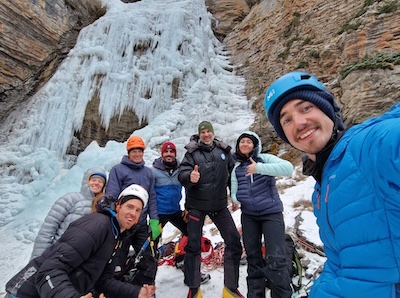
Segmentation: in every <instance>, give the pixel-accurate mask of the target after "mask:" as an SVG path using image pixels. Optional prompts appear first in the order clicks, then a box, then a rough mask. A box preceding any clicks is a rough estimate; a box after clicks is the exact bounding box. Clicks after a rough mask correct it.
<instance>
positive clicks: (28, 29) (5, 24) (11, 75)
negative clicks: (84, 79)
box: [0, 0, 105, 123]
mask: <svg viewBox="0 0 400 298" xmlns="http://www.w3.org/2000/svg"><path fill="white" fill-rule="evenodd" d="M104 12H105V10H104V9H103V8H102V7H101V0H35V1H33V0H32V1H26V0H13V1H6V0H2V1H0V29H1V30H0V44H1V46H0V61H1V66H0V102H1V105H0V123H2V122H3V121H4V119H5V117H6V116H7V115H8V114H9V112H10V111H11V110H13V109H15V108H17V107H18V105H19V104H20V103H21V102H23V101H24V100H26V99H27V98H29V97H30V96H31V95H32V94H34V93H35V92H36V91H37V90H38V89H39V88H40V87H41V86H42V85H43V84H44V83H45V82H46V81H47V80H48V79H49V78H50V77H51V75H52V74H53V73H54V71H55V69H56V68H57V66H58V65H59V63H60V62H61V61H62V60H63V59H64V57H65V56H66V54H67V53H68V52H69V50H70V49H71V48H72V47H73V46H74V45H75V42H76V38H77V35H78V33H79V30H80V29H82V28H83V27H85V26H87V25H88V24H90V23H92V22H93V21H94V20H95V19H97V18H98V17H100V16H101V15H103V14H104Z"/></svg>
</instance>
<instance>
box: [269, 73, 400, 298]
mask: <svg viewBox="0 0 400 298" xmlns="http://www.w3.org/2000/svg"><path fill="white" fill-rule="evenodd" d="M264 106H265V109H266V113H267V116H268V119H269V121H270V122H271V124H272V125H273V127H274V128H275V131H276V132H277V134H278V136H279V137H280V138H281V139H282V140H284V141H285V142H287V143H289V144H290V145H292V146H293V147H295V148H296V149H298V150H300V151H302V152H305V153H306V154H307V156H308V158H307V159H306V160H305V161H304V165H303V171H304V172H305V173H306V174H308V175H312V176H313V177H314V178H315V180H316V184H315V189H314V194H313V197H312V201H313V205H314V213H315V216H316V217H317V223H318V226H319V230H320V237H321V240H322V241H323V243H324V250H325V253H326V256H327V261H326V263H325V265H324V270H323V272H322V273H321V275H320V277H319V278H318V279H317V280H316V282H315V283H314V285H313V287H312V289H311V293H310V297H318V298H323V297H349V298H350V297H351V298H353V297H385V298H389V297H400V287H399V283H400V200H399V199H400V149H399V148H400V144H399V142H400V129H399V128H400V104H396V105H395V106H394V107H393V108H392V109H391V110H390V111H389V112H387V113H385V114H383V115H382V116H380V117H376V118H372V119H369V120H367V121H365V122H363V123H362V124H359V125H356V126H353V127H352V128H350V129H348V130H347V131H344V125H343V122H342V119H341V116H340V108H339V107H338V105H337V103H336V102H335V100H334V97H333V96H332V94H331V93H330V92H329V91H328V89H327V88H326V87H325V86H324V85H323V84H322V83H320V82H319V81H318V79H317V78H316V77H314V76H313V75H310V74H308V73H304V72H292V73H288V74H286V75H284V76H282V77H280V78H279V79H277V80H276V81H275V82H273V83H272V85H271V86H270V87H269V88H268V90H267V92H266V96H265V102H264Z"/></svg>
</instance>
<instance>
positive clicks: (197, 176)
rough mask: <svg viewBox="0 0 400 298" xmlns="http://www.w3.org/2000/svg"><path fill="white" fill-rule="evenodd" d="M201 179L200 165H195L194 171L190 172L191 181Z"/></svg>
mask: <svg viewBox="0 0 400 298" xmlns="http://www.w3.org/2000/svg"><path fill="white" fill-rule="evenodd" d="M199 180H200V173H199V166H198V165H194V169H193V171H192V172H191V173H190V182H192V183H197V182H199Z"/></svg>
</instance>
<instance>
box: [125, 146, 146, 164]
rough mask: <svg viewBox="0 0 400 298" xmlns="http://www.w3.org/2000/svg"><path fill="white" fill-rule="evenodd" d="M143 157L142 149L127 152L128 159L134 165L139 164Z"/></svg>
mask: <svg viewBox="0 0 400 298" xmlns="http://www.w3.org/2000/svg"><path fill="white" fill-rule="evenodd" d="M143 155H144V151H143V149H139V148H135V149H131V150H130V151H129V153H128V158H129V159H130V160H131V161H133V162H135V163H141V162H142V161H143Z"/></svg>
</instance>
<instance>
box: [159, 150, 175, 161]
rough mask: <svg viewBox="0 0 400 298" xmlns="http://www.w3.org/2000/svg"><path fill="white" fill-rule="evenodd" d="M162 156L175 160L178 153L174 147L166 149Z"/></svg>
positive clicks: (168, 159) (167, 159)
mask: <svg viewBox="0 0 400 298" xmlns="http://www.w3.org/2000/svg"><path fill="white" fill-rule="evenodd" d="M161 156H162V159H163V160H164V161H166V162H173V161H174V160H175V158H176V153H175V151H174V150H173V149H166V150H165V151H164V152H163V153H162V155H161Z"/></svg>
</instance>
